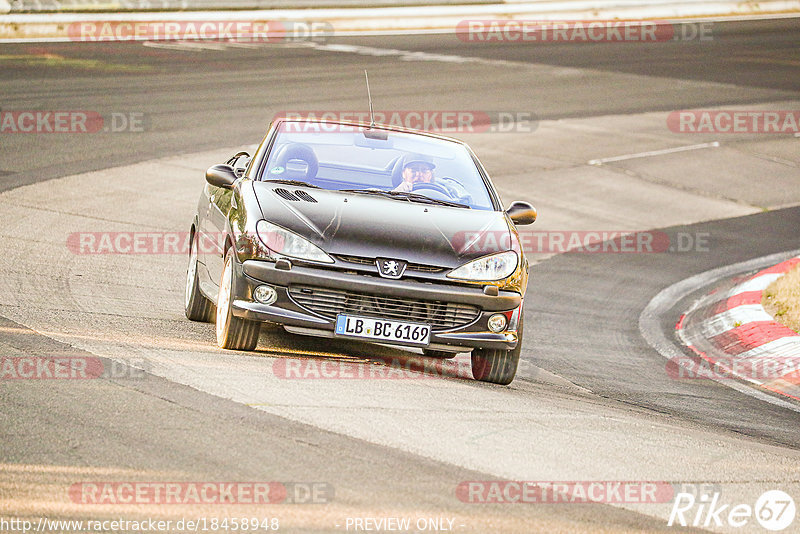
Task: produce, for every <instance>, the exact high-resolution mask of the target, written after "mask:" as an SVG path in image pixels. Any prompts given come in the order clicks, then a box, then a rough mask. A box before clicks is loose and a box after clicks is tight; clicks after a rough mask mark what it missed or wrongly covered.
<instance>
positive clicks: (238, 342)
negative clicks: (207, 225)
mask: <svg viewBox="0 0 800 534" xmlns="http://www.w3.org/2000/svg"><path fill="white" fill-rule="evenodd" d="M233 262H234V257H233V249H232V248H229V249H228V251H227V252H226V253H225V266H224V267H223V268H222V278H221V279H220V281H219V296H218V297H217V317H216V318H217V328H216V331H217V345H219V346H220V347H221V348H223V349H230V350H253V349H254V348H256V345H258V333H259V331H260V330H261V323H259V322H256V321H248V320H246V319H241V318H239V317H236V316H235V315H233V307H232V304H233V302H232V298H231V295H234V294H235V293H234V291H233V288H234V285H235V283H236V280H235V278H236V277H235V276H234V274H233Z"/></svg>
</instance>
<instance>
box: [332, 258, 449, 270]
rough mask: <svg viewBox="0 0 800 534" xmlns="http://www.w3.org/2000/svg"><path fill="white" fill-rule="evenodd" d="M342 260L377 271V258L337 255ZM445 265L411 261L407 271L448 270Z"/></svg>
mask: <svg viewBox="0 0 800 534" xmlns="http://www.w3.org/2000/svg"><path fill="white" fill-rule="evenodd" d="M336 257H337V258H339V259H340V260H342V261H346V262H347V263H355V264H357V265H372V266H373V267H375V270H376V271H377V270H378V269H377V267H376V266H375V258H364V257H362V256H345V255H343V254H339V255H337V256H336ZM446 270H447V269H445V268H444V267H437V266H435V265H425V264H423V263H409V264H408V266H407V267H406V272H408V271H416V272H418V273H442V272H444V271H446Z"/></svg>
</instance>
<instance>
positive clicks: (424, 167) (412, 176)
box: [394, 154, 436, 193]
mask: <svg viewBox="0 0 800 534" xmlns="http://www.w3.org/2000/svg"><path fill="white" fill-rule="evenodd" d="M435 168H436V165H435V164H434V163H433V161H431V158H429V157H428V156H423V155H421V154H406V155H405V156H404V157H403V173H402V175H401V176H402V177H403V181H402V182H400V185H398V186H397V187H395V188H394V190H395V191H403V192H406V193H410V192H411V190H412V189H414V184H416V183H426V184H429V183H431V182H433V169H435Z"/></svg>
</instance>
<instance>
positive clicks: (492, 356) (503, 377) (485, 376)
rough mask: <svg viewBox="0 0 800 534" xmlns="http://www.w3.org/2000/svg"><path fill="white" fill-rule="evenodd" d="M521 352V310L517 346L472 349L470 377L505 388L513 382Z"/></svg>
mask: <svg viewBox="0 0 800 534" xmlns="http://www.w3.org/2000/svg"><path fill="white" fill-rule="evenodd" d="M521 352H522V310H520V313H519V326H518V327H517V346H516V347H515V348H514V349H513V350H502V349H474V350H473V351H472V376H473V377H474V378H475V380H480V381H481V382H491V383H492V384H500V385H502V386H507V385H508V384H510V383H511V381H512V380H514V376H515V375H516V374H517V366H518V365H519V355H520V353H521Z"/></svg>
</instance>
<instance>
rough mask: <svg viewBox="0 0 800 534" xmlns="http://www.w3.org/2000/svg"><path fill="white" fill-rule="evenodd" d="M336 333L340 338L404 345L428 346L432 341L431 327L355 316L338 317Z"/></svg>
mask: <svg viewBox="0 0 800 534" xmlns="http://www.w3.org/2000/svg"><path fill="white" fill-rule="evenodd" d="M336 333H337V334H338V335H340V336H349V337H360V338H366V339H371V340H373V341H389V342H392V343H402V344H404V345H427V344H428V343H430V339H431V327H430V325H427V324H421V323H407V322H404V321H390V320H387V319H374V318H371V317H358V316H355V315H337V316H336Z"/></svg>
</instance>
